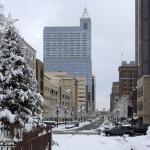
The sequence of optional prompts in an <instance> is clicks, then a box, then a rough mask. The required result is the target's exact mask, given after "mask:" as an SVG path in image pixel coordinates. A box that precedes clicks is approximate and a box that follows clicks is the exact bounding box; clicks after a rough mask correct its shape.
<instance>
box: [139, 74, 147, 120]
mask: <svg viewBox="0 0 150 150" xmlns="http://www.w3.org/2000/svg"><path fill="white" fill-rule="evenodd" d="M137 116H138V119H139V121H140V123H150V75H144V76H143V77H142V78H140V79H139V80H138V82H137Z"/></svg>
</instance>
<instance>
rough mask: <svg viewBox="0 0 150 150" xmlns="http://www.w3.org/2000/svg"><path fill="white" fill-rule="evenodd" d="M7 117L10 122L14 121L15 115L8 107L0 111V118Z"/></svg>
mask: <svg viewBox="0 0 150 150" xmlns="http://www.w3.org/2000/svg"><path fill="white" fill-rule="evenodd" d="M3 118H4V119H7V120H8V121H9V122H10V123H14V122H15V115H13V114H12V113H11V111H9V110H8V109H4V110H2V111H0V119H3Z"/></svg>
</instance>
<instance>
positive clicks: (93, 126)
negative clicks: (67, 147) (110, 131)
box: [76, 119, 103, 131]
mask: <svg viewBox="0 0 150 150" xmlns="http://www.w3.org/2000/svg"><path fill="white" fill-rule="evenodd" d="M102 123H103V120H102V119H98V120H96V121H93V122H91V124H88V125H85V126H84V127H81V128H78V129H76V131H82V130H92V129H97V128H98V127H99V126H100V125H101V124H102Z"/></svg>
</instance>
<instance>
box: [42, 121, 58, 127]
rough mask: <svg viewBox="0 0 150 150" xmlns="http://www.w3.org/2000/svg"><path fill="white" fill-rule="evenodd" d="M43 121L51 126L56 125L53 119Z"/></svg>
mask: <svg viewBox="0 0 150 150" xmlns="http://www.w3.org/2000/svg"><path fill="white" fill-rule="evenodd" d="M43 123H45V124H46V125H51V126H52V127H55V126H56V122H55V121H43Z"/></svg>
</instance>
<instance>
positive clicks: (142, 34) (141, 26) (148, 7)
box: [135, 0, 150, 78]
mask: <svg viewBox="0 0 150 150" xmlns="http://www.w3.org/2000/svg"><path fill="white" fill-rule="evenodd" d="M135 15H136V16H135V20H136V22H135V43H136V45H135V60H136V63H137V65H138V78H140V77H142V76H143V75H150V1H149V0H135Z"/></svg>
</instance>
